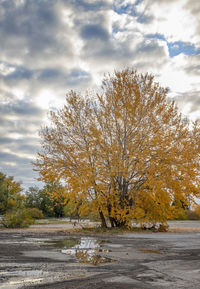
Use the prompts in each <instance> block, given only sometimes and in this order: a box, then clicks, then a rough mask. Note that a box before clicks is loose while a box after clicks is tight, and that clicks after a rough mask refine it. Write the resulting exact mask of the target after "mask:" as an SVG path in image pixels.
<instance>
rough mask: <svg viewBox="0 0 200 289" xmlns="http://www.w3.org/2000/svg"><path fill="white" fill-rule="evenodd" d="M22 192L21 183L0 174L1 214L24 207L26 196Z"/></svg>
mask: <svg viewBox="0 0 200 289" xmlns="http://www.w3.org/2000/svg"><path fill="white" fill-rule="evenodd" d="M21 191H22V188H21V185H20V183H18V182H16V181H15V180H14V178H13V177H7V176H6V175H5V174H3V173H2V172H0V214H5V213H6V212H7V211H9V210H11V209H17V208H19V207H20V206H21V205H22V202H23V199H24V196H23V195H22V194H21Z"/></svg>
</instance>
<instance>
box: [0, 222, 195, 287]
mask: <svg viewBox="0 0 200 289" xmlns="http://www.w3.org/2000/svg"><path fill="white" fill-rule="evenodd" d="M57 225H59V226H58V227H57V228H56V226H55V224H54V226H53V227H48V229H47V228H46V227H45V226H46V225H44V226H43V227H40V228H38V229H37V228H35V227H34V228H32V229H28V230H4V229H1V230H0V289H16V288H30V289H33V288H49V289H54V288H59V289H64V288H67V289H78V288H84V289H91V288H92V289H100V288H104V289H106V288H112V289H117V288H118V289H119V288H123V289H124V288H125V289H126V288H127V289H129V288H130V289H137V288H138V289H139V288H140V289H142V288H145V289H152V288H156V289H162V288H169V287H170V289H175V288H176V289H179V288H185V289H186V288H187V289H189V288H190V289H199V288H200V230H199V229H200V222H193V221H183V222H170V228H171V229H172V231H173V229H174V230H176V229H177V228H178V229H179V230H181V229H182V232H181V233H180V232H179V233H172V232H169V233H134V234H133V233H130V234H123V235H114V236H113V235H98V236H90V237H89V236H87V239H88V240H92V242H93V243H92V242H89V244H90V245H89V246H88V248H87V250H89V249H90V248H89V247H92V244H94V243H95V242H96V243H98V241H99V242H100V243H99V244H100V245H98V246H99V247H98V250H99V252H100V253H98V254H99V255H100V256H101V257H102V258H105V257H106V258H107V259H106V260H110V259H111V260H112V261H113V262H105V263H100V264H97V265H94V264H90V263H82V262H80V259H78V258H77V256H74V255H73V254H64V253H63V251H62V250H63V248H62V246H57V247H53V246H52V244H49V242H47V241H51V242H52V241H53V242H54V241H56V240H59V241H60V242H59V244H60V243H61V244H65V243H63V242H64V241H65V242H66V240H67V242H68V241H70V242H71V240H73V242H74V240H76V239H75V238H78V237H79V238H80V240H82V241H84V238H85V237H84V236H83V235H80V236H78V235H77V234H76V235H73V232H71V233H70V232H67V231H66V227H65V228H64V229H65V230H64V229H63V227H60V224H57ZM188 228H189V229H188ZM191 230H192V231H191ZM195 230H196V231H195ZM190 231H191V232H190ZM81 238H82V239H81ZM63 240H64V241H63ZM80 240H79V241H80ZM82 241H81V242H82ZM82 243H83V242H82ZM96 243H95V244H96ZM63 246H64V245H63ZM76 246H77V245H76ZM76 246H75V247H76ZM85 246H87V245H85Z"/></svg>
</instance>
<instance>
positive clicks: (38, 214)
mask: <svg viewBox="0 0 200 289" xmlns="http://www.w3.org/2000/svg"><path fill="white" fill-rule="evenodd" d="M26 212H27V214H28V215H29V216H30V217H31V218H33V219H36V220H38V219H43V218H44V215H43V212H42V211H41V210H39V209H37V208H27V209H26Z"/></svg>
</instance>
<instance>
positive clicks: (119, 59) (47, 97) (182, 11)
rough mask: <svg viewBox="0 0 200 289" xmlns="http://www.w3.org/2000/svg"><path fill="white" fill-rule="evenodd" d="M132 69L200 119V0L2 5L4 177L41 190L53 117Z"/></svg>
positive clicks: (0, 1)
mask: <svg viewBox="0 0 200 289" xmlns="http://www.w3.org/2000/svg"><path fill="white" fill-rule="evenodd" d="M127 66H129V67H134V68H136V69H138V71H140V72H151V73H153V74H154V75H155V76H156V80H157V81H159V82H160V83H161V84H162V85H163V86H165V87H166V86H167V87H169V88H170V96H171V97H173V98H175V99H176V100H177V103H178V105H179V107H180V110H181V111H182V112H183V113H184V114H185V115H186V116H188V117H189V118H191V119H192V120H195V119H198V118H200V1H199V0H124V1H122V0H116V1H114V0H113V1H112V0H104V1H98V0H57V1H55V0H0V171H3V172H4V173H6V174H7V175H13V176H14V177H15V179H16V180H17V181H22V182H23V187H24V188H27V187H29V186H31V185H33V184H35V183H36V178H37V174H36V173H35V172H33V171H32V165H31V161H32V160H33V159H34V158H35V156H36V153H37V151H39V148H40V139H39V136H38V131H39V129H40V127H41V126H42V125H43V124H44V122H45V121H46V119H47V112H48V111H49V110H50V109H56V108H59V107H61V106H62V104H63V103H64V100H65V95H66V93H67V92H68V91H69V90H70V89H76V90H79V91H80V90H82V91H84V90H86V89H88V88H94V89H95V88H97V87H98V85H99V84H100V83H101V79H102V75H103V73H104V72H109V71H111V72H112V71H113V70H114V69H121V68H124V67H127Z"/></svg>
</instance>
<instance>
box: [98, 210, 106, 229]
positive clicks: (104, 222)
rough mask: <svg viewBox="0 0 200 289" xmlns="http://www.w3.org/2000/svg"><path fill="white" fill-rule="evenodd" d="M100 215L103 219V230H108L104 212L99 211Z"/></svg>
mask: <svg viewBox="0 0 200 289" xmlns="http://www.w3.org/2000/svg"><path fill="white" fill-rule="evenodd" d="M99 215H100V218H101V226H102V228H107V224H106V220H105V218H104V215H103V213H102V211H99Z"/></svg>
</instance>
